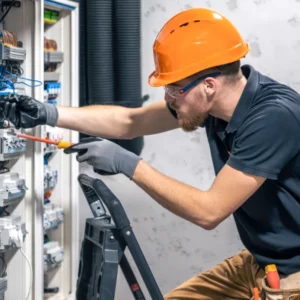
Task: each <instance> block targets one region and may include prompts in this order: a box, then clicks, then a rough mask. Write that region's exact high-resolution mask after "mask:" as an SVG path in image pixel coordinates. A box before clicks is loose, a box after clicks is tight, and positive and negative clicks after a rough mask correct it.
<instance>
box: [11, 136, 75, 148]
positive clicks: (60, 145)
mask: <svg viewBox="0 0 300 300" xmlns="http://www.w3.org/2000/svg"><path fill="white" fill-rule="evenodd" d="M9 134H12V135H15V136H18V137H21V138H24V139H27V140H32V141H36V142H41V143H46V144H52V145H56V146H57V148H58V149H65V148H68V147H70V146H72V145H73V143H71V142H68V141H64V140H59V141H54V140H50V139H48V138H39V137H36V136H32V135H27V134H23V133H14V132H9Z"/></svg>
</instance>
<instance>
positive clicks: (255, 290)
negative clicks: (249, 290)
mask: <svg viewBox="0 0 300 300" xmlns="http://www.w3.org/2000/svg"><path fill="white" fill-rule="evenodd" d="M253 296H254V297H253V300H259V292H258V288H257V287H255V288H253Z"/></svg>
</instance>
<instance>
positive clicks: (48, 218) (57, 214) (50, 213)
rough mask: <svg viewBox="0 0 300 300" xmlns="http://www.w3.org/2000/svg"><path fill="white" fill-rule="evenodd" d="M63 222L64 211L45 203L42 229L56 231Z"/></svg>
mask: <svg viewBox="0 0 300 300" xmlns="http://www.w3.org/2000/svg"><path fill="white" fill-rule="evenodd" d="M63 222H64V211H63V209H62V208H60V207H57V206H55V205H53V204H52V203H47V204H45V205H44V229H45V230H50V229H56V228H57V227H58V226H59V225H60V224H62V223H63Z"/></svg>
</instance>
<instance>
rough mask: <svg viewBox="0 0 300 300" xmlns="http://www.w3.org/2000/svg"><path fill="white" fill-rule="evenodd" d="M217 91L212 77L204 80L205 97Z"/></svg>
mask: <svg viewBox="0 0 300 300" xmlns="http://www.w3.org/2000/svg"><path fill="white" fill-rule="evenodd" d="M216 90H217V80H216V79H215V78H213V77H208V78H205V80H204V91H205V93H206V95H207V96H212V95H213V94H214V93H215V92H216Z"/></svg>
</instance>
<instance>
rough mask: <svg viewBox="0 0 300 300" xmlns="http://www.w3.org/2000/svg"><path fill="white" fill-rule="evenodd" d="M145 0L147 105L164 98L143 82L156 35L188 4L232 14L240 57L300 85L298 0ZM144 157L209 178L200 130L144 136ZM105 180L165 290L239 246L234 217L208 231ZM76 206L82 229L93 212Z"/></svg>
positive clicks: (120, 291) (181, 173) (194, 177)
mask: <svg viewBox="0 0 300 300" xmlns="http://www.w3.org/2000/svg"><path fill="white" fill-rule="evenodd" d="M142 5H143V7H142V55H143V64H142V66H143V69H142V80H143V94H149V95H150V100H149V101H148V102H147V103H146V104H145V105H147V104H149V103H152V102H155V101H158V100H161V99H162V97H163V90H162V89H161V88H151V87H150V86H148V83H147V80H148V76H149V74H150V73H151V72H152V70H153V58H152V45H153V42H154V39H155V37H156V35H157V33H158V31H159V30H160V28H161V27H162V26H163V24H164V23H165V22H166V21H167V20H168V19H169V18H170V17H171V16H173V15H174V14H176V13H178V12H179V11H181V10H184V9H187V8H191V7H210V8H212V9H215V10H217V11H219V12H220V13H223V14H224V15H225V16H227V17H228V18H229V19H231V20H232V22H233V23H234V24H235V25H236V26H237V27H238V28H239V30H240V32H241V33H242V35H243V36H244V37H245V39H246V40H247V41H248V42H249V43H250V46H251V51H250V54H249V55H248V57H247V58H246V59H245V60H244V61H243V63H250V64H252V65H253V66H254V67H255V68H257V69H258V70H259V71H260V72H262V73H265V74H266V75H269V76H272V77H273V78H275V79H276V80H280V81H282V82H283V83H286V84H289V85H291V86H292V87H294V88H295V89H296V90H298V91H299V90H300V55H299V51H300V34H299V33H300V0H286V1H278V0H277V1H276V0H251V1H241V0H228V1H201V0H197V1H192V0H180V1H179V0H177V1H170V0H159V1H155V0H144V1H142ZM275 5H276V6H275ZM142 157H143V158H144V160H146V161H147V162H148V163H150V164H151V165H152V166H153V167H155V168H157V170H159V171H161V172H163V173H165V174H167V175H169V176H172V177H173V178H176V179H178V180H181V181H183V182H185V183H187V184H190V185H193V186H195V187H198V188H200V189H201V188H202V189H206V188H208V187H209V186H210V185H211V183H212V181H213V179H214V174H213V169H212V163H211V158H210V152H209V148H208V144H207V141H206V137H205V133H204V131H203V130H200V129H199V130H198V131H197V132H194V133H188V134H187V133H184V132H182V131H181V130H175V131H173V132H169V133H164V134H161V135H156V136H150V137H146V138H145V147H144V150H143V153H142ZM86 170H87V169H86V166H82V171H86ZM88 172H89V171H88ZM90 174H92V172H91V173H90ZM104 180H105V182H106V183H107V185H108V186H109V187H110V188H111V189H112V191H113V192H114V193H115V194H116V195H117V196H119V198H120V199H121V200H122V201H123V204H124V207H125V209H126V210H127V213H128V215H129V217H130V220H131V222H132V225H133V228H134V230H135V233H136V236H137V238H138V240H139V242H140V245H141V246H142V248H143V250H144V253H145V256H146V258H147V259H148V261H149V264H150V266H151V268H152V270H153V273H154V275H155V277H156V279H157V281H158V283H159V285H160V288H161V290H162V292H163V293H166V292H167V291H169V290H170V289H172V288H174V287H175V286H177V285H178V284H180V283H181V282H183V281H185V280H186V279H188V278H190V277H191V276H194V275H196V274H197V273H198V272H201V271H203V270H206V269H207V268H210V267H211V266H213V265H215V264H216V263H218V262H220V261H222V260H223V259H224V258H226V257H228V256H231V255H232V254H234V253H235V252H237V251H239V250H240V249H241V248H242V247H243V246H242V244H241V242H240V241H239V238H238V235H237V232H236V229H235V225H234V223H233V220H232V218H229V219H228V220H226V221H225V222H224V223H223V224H221V225H220V226H218V227H217V228H216V229H215V230H213V231H205V230H203V229H201V228H198V227H196V226H195V225H192V224H189V223H188V222H187V221H185V220H182V219H180V218H179V217H177V216H175V215H173V214H171V213H170V212H168V211H166V210H165V209H164V208H162V207H160V206H159V205H158V204H157V203H156V202H155V201H153V200H152V199H151V198H150V197H149V196H148V195H147V194H146V193H144V192H143V191H142V190H141V189H140V188H138V187H137V186H135V184H134V183H132V182H130V181H129V180H127V179H126V178H124V177H123V176H121V175H118V176H115V177H107V178H105V179H104ZM81 205H82V207H81V211H82V216H81V229H82V232H83V230H84V224H85V218H86V217H87V216H91V214H90V212H89V208H88V207H87V205H86V203H85V200H83V201H82V203H81ZM81 236H82V235H81ZM119 280H120V281H119V283H118V288H117V295H118V297H117V299H120V300H121V299H122V300H123V299H131V297H130V293H129V290H128V288H127V286H126V284H125V283H124V279H123V276H122V275H120V278H119Z"/></svg>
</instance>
